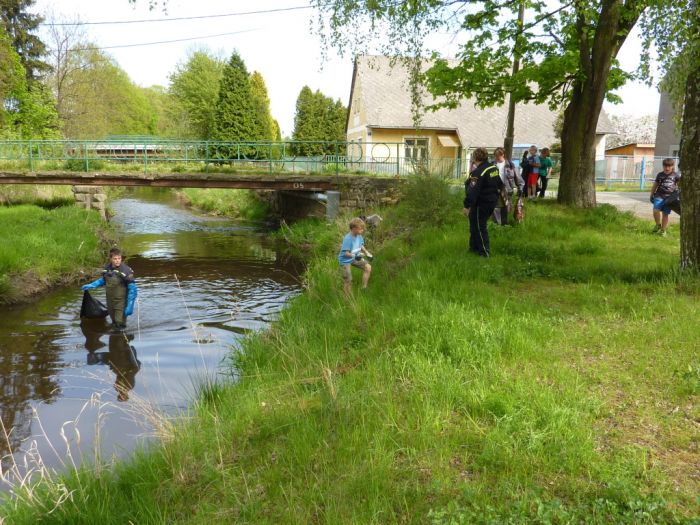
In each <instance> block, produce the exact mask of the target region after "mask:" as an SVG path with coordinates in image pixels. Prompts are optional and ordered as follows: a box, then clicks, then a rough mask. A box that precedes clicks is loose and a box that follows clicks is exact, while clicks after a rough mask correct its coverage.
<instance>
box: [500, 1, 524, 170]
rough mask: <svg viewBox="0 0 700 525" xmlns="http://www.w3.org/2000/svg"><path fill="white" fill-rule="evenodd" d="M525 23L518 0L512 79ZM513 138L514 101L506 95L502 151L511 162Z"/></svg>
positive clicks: (522, 6) (515, 71) (517, 61)
mask: <svg viewBox="0 0 700 525" xmlns="http://www.w3.org/2000/svg"><path fill="white" fill-rule="evenodd" d="M524 21H525V1H524V0H520V7H519V8H518V32H517V33H516V35H515V43H514V44H513V74H512V75H511V78H512V77H514V76H515V75H516V74H517V73H518V71H520V49H519V48H520V46H519V45H518V44H519V42H520V39H521V38H522V37H523V35H522V31H523V23H524ZM514 136H515V100H513V93H509V94H508V117H507V123H506V136H505V138H504V139H503V149H504V150H506V158H507V159H508V160H513V159H512V156H513V140H514Z"/></svg>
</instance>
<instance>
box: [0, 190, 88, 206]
mask: <svg viewBox="0 0 700 525" xmlns="http://www.w3.org/2000/svg"><path fill="white" fill-rule="evenodd" d="M74 202H75V197H74V196H73V192H72V191H71V187H70V186H49V185H43V184H42V185H40V184H26V185H25V184H0V205H2V206H8V205H16V204H35V205H37V206H41V207H42V208H56V207H58V206H66V205H68V204H73V203H74Z"/></svg>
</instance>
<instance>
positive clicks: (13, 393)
mask: <svg viewBox="0 0 700 525" xmlns="http://www.w3.org/2000/svg"><path fill="white" fill-rule="evenodd" d="M18 313H19V314H20V316H22V317H24V316H25V315H26V316H28V315H30V314H31V315H36V314H37V312H36V311H35V310H31V311H29V309H27V308H21V309H20V312H18ZM17 335H18V334H9V335H7V336H5V337H0V420H1V422H2V428H0V458H1V459H2V466H3V468H7V464H8V461H7V458H6V456H7V454H8V453H9V452H10V450H16V449H18V448H19V446H20V444H21V443H22V442H23V441H24V440H25V439H27V438H28V437H29V436H30V434H31V423H32V417H33V411H32V402H37V401H38V402H43V403H46V404H50V403H52V402H54V400H55V399H56V398H57V397H58V395H59V393H60V389H59V386H58V382H57V381H56V376H55V374H56V371H57V370H59V369H60V368H61V367H62V363H61V354H60V348H59V347H58V345H56V344H55V342H54V336H55V333H52V332H51V331H48V332H41V331H36V330H30V332H29V333H28V334H25V335H24V337H17Z"/></svg>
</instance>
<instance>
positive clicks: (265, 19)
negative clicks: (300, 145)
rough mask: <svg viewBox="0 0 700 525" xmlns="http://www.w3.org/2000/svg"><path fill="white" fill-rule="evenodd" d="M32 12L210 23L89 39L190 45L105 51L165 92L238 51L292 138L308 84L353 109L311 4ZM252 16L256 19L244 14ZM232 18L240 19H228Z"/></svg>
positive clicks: (629, 94)
mask: <svg viewBox="0 0 700 525" xmlns="http://www.w3.org/2000/svg"><path fill="white" fill-rule="evenodd" d="M33 11H35V12H37V13H41V14H43V15H44V16H46V17H47V21H48V20H50V19H63V20H65V21H75V20H76V19H79V20H80V21H81V22H84V23H87V22H114V21H134V20H154V19H163V18H168V19H172V18H181V17H204V16H206V17H207V18H199V19H189V20H179V21H167V22H150V23H130V24H91V25H86V26H85V29H86V32H87V34H88V37H89V38H90V40H91V41H92V42H93V43H95V44H97V45H98V46H99V47H104V48H107V47H111V46H123V45H133V44H147V43H153V42H163V41H172V40H183V39H189V40H186V41H180V42H169V43H162V44H154V45H138V46H134V47H119V48H116V47H115V48H110V49H105V52H107V53H109V54H110V55H111V56H112V57H114V59H115V60H116V61H117V63H118V64H119V66H120V67H121V68H122V69H123V70H124V71H126V73H127V74H128V75H129V77H130V78H131V80H132V81H133V82H135V83H136V84H138V85H140V86H144V87H146V86H151V85H161V86H167V85H168V77H169V75H170V74H171V73H172V72H173V71H175V68H176V66H177V64H178V63H182V62H184V61H185V60H186V58H187V56H188V53H189V52H190V51H192V50H194V49H201V48H204V47H205V48H208V49H209V50H210V51H212V52H214V53H217V54H220V55H221V56H222V57H224V58H228V57H229V56H230V55H231V53H232V52H233V51H234V50H235V51H238V53H239V54H240V55H241V57H242V58H243V60H244V62H245V64H246V67H247V68H248V70H249V71H250V72H252V71H259V72H260V73H261V74H262V76H263V78H264V79H265V83H266V85H267V89H268V94H269V96H270V107H271V112H272V116H273V118H275V119H277V121H278V122H279V124H280V127H281V130H282V135H283V136H291V134H292V130H293V128H294V112H295V105H296V99H297V97H298V95H299V92H300V91H301V89H302V88H303V87H304V86H305V85H307V86H309V87H310V88H311V89H312V90H314V91H315V90H317V89H318V90H320V91H321V92H322V93H323V94H324V95H326V96H328V97H332V98H333V99H340V100H341V102H343V104H345V105H347V104H348V102H349V97H350V83H351V80H352V78H351V77H352V58H351V57H350V56H345V57H339V56H338V55H337V54H336V53H335V52H334V51H332V50H331V52H330V53H329V55H328V57H327V58H326V59H325V60H324V59H323V57H322V53H321V44H320V38H319V36H318V35H316V34H313V33H312V32H311V21H312V18H313V17H314V14H315V11H314V10H313V9H310V8H308V1H307V0H257V1H256V2H250V1H248V0H245V1H244V0H228V1H225V0H197V1H193V0H168V1H167V12H166V13H164V12H163V11H162V10H161V9H156V10H153V11H150V10H149V9H148V1H147V0H137V1H136V5H133V4H130V3H129V2H128V0H60V1H57V0H53V1H51V0H36V3H35V4H34V6H33ZM252 11H258V13H257V14H241V13H251V12H252ZM260 11H267V12H260ZM232 14H234V15H235V16H223V15H232ZM210 15H218V16H216V17H211V16H210ZM212 35H221V36H212ZM205 37H209V38H205ZM438 46H440V44H438ZM439 50H440V52H441V53H442V54H444V55H446V56H453V55H454V51H455V50H454V49H453V48H450V45H449V44H447V43H446V44H445V45H444V46H442V49H439ZM639 54H640V46H639V38H638V36H637V35H633V36H632V37H630V38H628V41H627V42H626V43H625V45H624V46H623V48H622V50H621V52H620V56H619V58H620V60H621V63H622V65H623V67H627V68H633V67H634V65H635V61H636V60H638V58H639ZM618 94H620V95H621V96H622V97H623V99H624V103H623V104H621V105H617V106H612V105H610V104H607V103H606V104H605V105H604V109H605V110H606V111H607V112H608V113H609V114H614V115H620V114H629V115H631V116H641V115H647V114H650V113H656V112H657V110H658V100H659V95H658V92H657V90H656V89H655V88H648V87H646V86H642V85H641V84H639V83H635V84H632V85H628V86H627V87H625V88H622V89H621V90H619V91H618Z"/></svg>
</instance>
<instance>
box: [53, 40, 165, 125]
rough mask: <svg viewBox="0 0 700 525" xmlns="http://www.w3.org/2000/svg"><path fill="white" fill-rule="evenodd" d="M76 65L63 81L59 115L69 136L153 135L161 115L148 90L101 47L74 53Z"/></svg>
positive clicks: (73, 58) (74, 63) (73, 57)
mask: <svg viewBox="0 0 700 525" xmlns="http://www.w3.org/2000/svg"><path fill="white" fill-rule="evenodd" d="M71 56H72V60H73V61H74V62H73V65H74V67H72V68H70V72H69V73H68V74H67V75H66V78H65V79H64V82H63V91H62V101H63V103H61V104H59V106H58V110H59V117H60V121H61V127H62V131H63V134H64V136H65V137H67V138H92V139H94V138H101V137H106V136H108V135H149V134H152V133H154V132H155V131H156V130H157V128H158V117H157V114H156V110H155V109H154V107H153V105H152V104H151V103H150V102H149V98H148V97H147V96H146V94H145V92H144V90H143V89H142V88H140V87H138V86H136V85H135V84H134V83H133V82H131V80H130V79H129V77H128V75H127V74H126V72H124V71H123V70H122V69H121V68H120V67H119V66H118V65H117V64H116V62H115V61H114V60H113V59H112V58H110V57H109V56H108V55H106V54H105V53H103V52H102V51H99V50H97V49H91V48H83V50H80V51H75V52H74V53H72V55H71Z"/></svg>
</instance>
